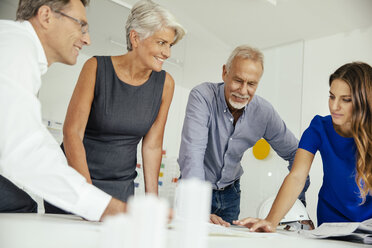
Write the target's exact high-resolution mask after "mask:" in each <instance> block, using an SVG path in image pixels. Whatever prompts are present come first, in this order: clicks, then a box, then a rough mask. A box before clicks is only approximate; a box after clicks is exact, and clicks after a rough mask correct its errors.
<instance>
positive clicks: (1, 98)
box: [0, 20, 111, 220]
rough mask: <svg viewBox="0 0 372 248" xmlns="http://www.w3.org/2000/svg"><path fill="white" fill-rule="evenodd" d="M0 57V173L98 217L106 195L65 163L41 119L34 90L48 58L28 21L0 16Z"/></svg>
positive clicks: (74, 209)
mask: <svg viewBox="0 0 372 248" xmlns="http://www.w3.org/2000/svg"><path fill="white" fill-rule="evenodd" d="M0 56H1V58H0V174H1V175H3V176H4V177H6V178H8V179H9V180H11V181H13V182H15V183H17V184H19V185H22V186H23V187H25V188H27V189H28V190H29V191H30V192H32V193H34V194H36V195H38V196H40V197H42V198H44V199H45V200H47V201H48V202H50V203H52V204H54V205H56V206H58V207H60V208H62V209H64V210H67V211H70V212H72V213H75V214H77V215H80V216H82V217H84V218H86V219H88V220H99V219H100V217H101V215H102V213H103V212H104V210H105V209H106V207H107V205H108V203H109V201H110V199H111V196H109V195H108V194H106V193H104V192H103V191H101V190H99V189H97V188H96V187H94V186H93V185H91V184H88V183H87V182H86V180H85V178H84V177H83V176H81V175H80V174H79V173H78V172H77V171H75V170H74V169H72V168H71V167H70V166H68V165H67V161H66V158H65V156H64V154H63V152H62V151H61V149H60V147H59V145H58V143H57V142H56V141H55V140H54V138H53V137H52V136H51V134H50V133H49V132H48V130H47V129H46V127H45V126H44V125H43V124H42V117H41V105H40V102H39V100H38V99H37V97H36V94H37V92H38V91H39V89H40V86H41V75H42V74H44V73H46V71H47V68H48V63H47V59H46V56H45V53H44V49H43V47H42V45H41V42H40V40H39V38H38V36H37V34H36V32H35V30H34V29H33V27H32V25H31V23H30V22H28V21H24V22H14V21H4V20H0ZM2 200H4V199H2Z"/></svg>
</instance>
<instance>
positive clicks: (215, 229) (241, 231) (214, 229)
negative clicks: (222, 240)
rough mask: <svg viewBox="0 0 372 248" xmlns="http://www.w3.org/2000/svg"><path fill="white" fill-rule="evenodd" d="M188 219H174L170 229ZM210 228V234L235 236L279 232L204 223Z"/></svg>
mask: <svg viewBox="0 0 372 248" xmlns="http://www.w3.org/2000/svg"><path fill="white" fill-rule="evenodd" d="M185 221H186V220H181V219H179V218H176V220H175V219H173V221H172V222H171V223H170V224H168V229H177V225H182V224H183V222H185ZM203 224H204V225H206V226H207V228H208V235H209V236H234V237H262V238H267V237H271V236H277V235H279V234H277V233H259V232H250V231H249V229H248V228H246V227H241V226H236V225H232V226H230V227H224V226H220V225H215V224H212V223H209V222H205V223H203Z"/></svg>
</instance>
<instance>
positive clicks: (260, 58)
mask: <svg viewBox="0 0 372 248" xmlns="http://www.w3.org/2000/svg"><path fill="white" fill-rule="evenodd" d="M236 57H240V58H243V59H250V60H253V61H256V62H260V64H261V66H262V70H263V69H264V55H263V54H262V52H261V51H260V50H258V49H257V48H253V47H250V46H248V45H240V46H238V47H236V48H235V49H234V51H232V53H231V54H230V57H229V58H228V59H227V62H226V71H227V72H229V71H230V68H231V64H232V62H233V60H234V59H235V58H236Z"/></svg>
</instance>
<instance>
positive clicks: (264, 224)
mask: <svg viewBox="0 0 372 248" xmlns="http://www.w3.org/2000/svg"><path fill="white" fill-rule="evenodd" d="M233 224H234V225H238V226H245V227H247V228H249V230H250V231H251V232H275V231H276V226H277V224H274V223H272V222H270V221H268V220H266V219H264V220H263V219H259V218H251V217H248V218H245V219H242V220H234V221H233Z"/></svg>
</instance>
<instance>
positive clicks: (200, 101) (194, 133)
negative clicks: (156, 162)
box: [178, 88, 210, 180]
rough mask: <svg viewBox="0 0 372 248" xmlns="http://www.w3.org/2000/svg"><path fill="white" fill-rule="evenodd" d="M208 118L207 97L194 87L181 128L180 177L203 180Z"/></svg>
mask: <svg viewBox="0 0 372 248" xmlns="http://www.w3.org/2000/svg"><path fill="white" fill-rule="evenodd" d="M209 119H210V109H209V106H208V102H207V99H206V98H205V97H204V96H203V94H202V93H201V92H200V91H199V90H197V89H196V88H194V89H193V90H192V91H191V92H190V95H189V100H188V103H187V107H186V115H185V120H184V123H183V129H182V137H181V146H180V152H179V157H178V163H179V165H180V169H181V178H193V177H194V178H198V179H200V180H205V172H204V155H205V150H206V148H207V144H208V131H209V128H208V123H209Z"/></svg>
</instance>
